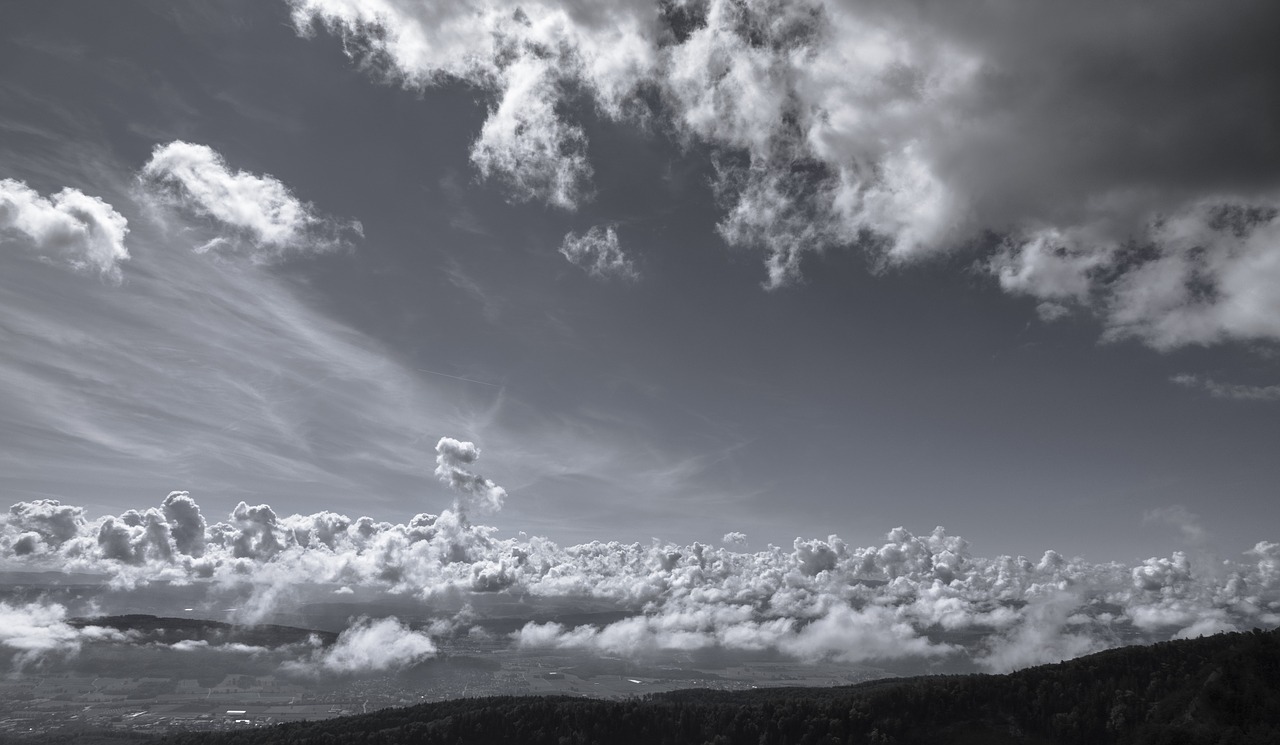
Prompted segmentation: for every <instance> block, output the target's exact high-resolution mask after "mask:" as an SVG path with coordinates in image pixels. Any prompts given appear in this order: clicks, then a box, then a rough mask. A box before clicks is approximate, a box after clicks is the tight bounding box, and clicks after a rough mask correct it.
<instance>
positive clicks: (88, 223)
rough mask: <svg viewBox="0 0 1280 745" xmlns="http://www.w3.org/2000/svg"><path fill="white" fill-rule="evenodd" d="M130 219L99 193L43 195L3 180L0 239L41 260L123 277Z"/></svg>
mask: <svg viewBox="0 0 1280 745" xmlns="http://www.w3.org/2000/svg"><path fill="white" fill-rule="evenodd" d="M128 234H129V221H128V220H126V219H125V218H124V216H123V215H121V214H120V213H119V212H116V210H115V208H114V207H112V206H111V205H109V204H107V203H106V202H104V201H103V200H101V199H99V198H98V197H91V196H88V195H87V194H85V193H84V192H82V191H80V190H79V189H70V188H68V189H63V190H61V191H59V192H57V193H56V194H52V195H50V196H48V197H42V196H40V194H39V193H37V192H36V191H35V190H34V189H32V188H31V187H29V186H27V185H26V184H24V183H22V182H21V181H15V180H13V179H3V180H0V243H11V244H14V245H16V246H18V247H19V248H22V249H24V250H26V251H28V252H30V253H33V254H35V255H36V256H37V257H38V258H39V259H40V260H42V261H47V262H49V263H51V264H56V265H61V266H66V267H69V268H71V269H73V270H76V271H81V272H89V273H96V274H99V275H101V276H102V277H105V278H107V279H110V280H114V281H119V280H120V278H121V275H120V266H119V265H120V263H121V262H123V261H126V260H127V259H128V258H129V250H128V249H127V248H126V247H125V245H124V239H125V236H126V235H128Z"/></svg>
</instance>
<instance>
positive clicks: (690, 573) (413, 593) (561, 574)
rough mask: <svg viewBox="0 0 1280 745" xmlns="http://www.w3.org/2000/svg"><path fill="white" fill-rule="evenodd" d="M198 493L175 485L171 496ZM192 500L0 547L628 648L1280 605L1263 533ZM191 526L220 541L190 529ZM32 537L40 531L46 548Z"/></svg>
mask: <svg viewBox="0 0 1280 745" xmlns="http://www.w3.org/2000/svg"><path fill="white" fill-rule="evenodd" d="M438 452H439V453H440V455H441V456H442V461H441V465H442V467H444V468H445V469H446V472H447V473H448V474H452V472H453V470H457V471H459V472H461V479H462V482H463V484H464V485H465V484H472V483H475V482H474V481H472V480H471V479H472V477H474V473H472V471H471V467H472V466H473V465H474V464H475V462H476V460H477V458H478V457H479V450H478V449H477V448H476V447H475V446H474V444H471V443H465V442H461V441H458V440H451V439H449V438H445V440H444V441H442V444H441V445H440V447H439V450H438ZM451 469H452V470H451ZM450 478H451V479H452V476H450ZM486 488H488V487H486ZM189 499H190V497H189V495H183V494H181V493H179V494H178V495H176V496H175V495H170V498H167V499H166V500H165V501H166V503H168V505H169V506H170V507H172V506H173V505H174V504H177V503H182V504H186V500H189ZM187 507H189V508H190V509H189V510H188V511H187V512H185V513H182V516H181V517H179V518H170V517H169V516H167V514H166V510H165V508H164V506H163V505H162V506H161V507H159V508H148V509H145V510H129V511H126V512H125V513H123V514H121V515H114V516H104V517H100V518H94V519H89V518H87V517H86V516H85V515H84V513H83V511H81V510H79V509H78V508H71V507H66V506H63V505H60V504H57V503H51V502H33V503H19V504H17V505H14V507H13V508H11V510H10V511H9V512H8V514H6V515H4V516H2V517H0V562H3V564H4V565H5V566H6V567H7V568H11V569H13V568H17V569H23V568H26V569H31V570H35V569H62V570H65V571H79V572H95V573H100V574H103V575H106V576H107V577H108V579H109V580H110V582H111V584H112V586H113V587H114V588H116V589H117V590H128V589H130V588H133V587H136V586H142V585H147V584H149V583H155V582H164V583H169V584H176V585H182V584H190V583H202V584H207V585H208V588H209V591H210V592H211V593H215V594H216V595H217V596H218V597H220V598H223V599H225V600H227V601H228V602H231V603H233V605H234V607H235V608H236V611H235V618H236V619H237V620H238V621H241V622H246V623H256V622H262V621H266V620H269V619H270V618H271V616H272V614H273V613H275V612H276V610H277V609H278V608H280V607H288V606H289V605H291V604H294V603H296V602H298V601H299V599H300V598H302V597H331V595H332V593H333V592H334V588H343V587H345V588H348V589H352V588H356V591H358V592H360V593H362V594H363V593H375V594H376V593H391V594H395V595H397V596H399V597H400V598H401V599H404V598H418V599H420V600H421V601H422V602H423V603H424V609H426V608H432V607H436V606H437V604H438V601H439V600H440V599H442V598H449V599H450V602H456V601H458V600H459V599H462V600H463V601H464V602H465V600H466V599H467V598H469V597H476V595H474V594H478V593H495V592H505V593H510V594H513V595H517V596H521V597H525V598H528V599H531V601H532V602H537V603H540V604H543V607H546V608H554V607H557V604H561V603H562V604H563V606H564V607H566V608H575V607H576V608H580V607H581V602H582V601H584V600H590V601H591V603H592V604H593V605H595V606H597V607H600V606H603V607H613V608H616V609H618V610H620V611H624V612H626V613H627V617H625V618H623V619H621V620H617V621H614V622H612V623H608V624H604V625H597V624H581V625H577V626H567V625H563V624H559V623H555V622H552V623H530V624H528V625H526V626H524V627H523V628H522V629H521V630H520V631H518V632H517V633H516V634H515V635H514V636H513V639H512V643H513V644H516V645H518V646H525V647H530V648H537V647H544V648H546V647H550V648H563V649H583V650H591V651H596V652H603V653H608V654H620V655H643V654H647V653H650V652H657V651H673V650H696V649H710V648H721V649H728V650H766V649H767V650H775V651H777V652H780V653H782V654H785V655H787V656H790V657H793V658H796V659H800V660H818V659H828V660H843V661H848V662H856V661H867V660H903V659H914V660H923V661H928V660H942V659H945V660H950V661H965V660H968V661H969V662H971V663H972V664H974V665H977V666H980V667H982V668H985V669H991V670H1008V669H1014V668H1017V667H1022V666H1025V665H1030V664H1037V663H1040V662H1045V661H1052V660H1057V659H1065V658H1067V657H1071V656H1075V655H1078V654H1083V653H1085V652H1088V651H1092V650H1095V649H1102V648H1106V647H1110V646H1115V645H1117V644H1121V643H1125V642H1126V641H1128V642H1132V641H1138V640H1148V641H1151V640H1159V639H1168V638H1172V637H1174V636H1194V635H1197V634H1201V633H1209V632H1210V631H1213V630H1217V629H1228V628H1250V627H1252V626H1259V625H1261V626H1274V625H1277V624H1280V543H1272V542H1266V541H1264V542H1260V543H1258V544H1257V545H1256V546H1255V547H1254V548H1253V549H1251V550H1250V551H1248V552H1246V553H1245V554H1244V555H1243V556H1241V557H1238V558H1237V559H1235V560H1232V561H1220V560H1216V559H1215V560H1207V559H1199V558H1196V557H1194V556H1192V555H1189V554H1185V553H1181V552H1174V553H1172V554H1171V555H1169V556H1164V557H1159V556H1158V557H1151V558H1148V559H1146V560H1144V561H1141V562H1136V563H1134V564H1131V565H1127V564H1122V563H1105V564H1094V563H1090V562H1087V561H1084V560H1082V559H1077V558H1067V557H1064V556H1062V555H1060V554H1058V553H1057V552H1055V551H1046V552H1044V554H1043V555H1042V556H1041V557H1038V558H1034V559H1029V558H1025V557H1010V556H998V557H995V558H985V557H982V556H977V555H974V554H973V553H972V552H971V550H970V547H969V545H968V543H967V542H966V541H964V539H962V538H960V537H959V536H954V535H951V534H949V533H947V531H945V530H944V529H942V528H937V529H934V530H932V531H930V532H927V533H923V534H914V533H912V532H910V531H907V530H905V529H902V528H896V529H894V530H892V531H890V532H889V533H888V534H886V536H885V539H884V541H883V542H880V543H878V544H874V545H869V546H861V547H858V546H852V545H849V544H848V543H846V542H845V541H843V540H842V539H840V538H839V537H838V536H828V537H826V538H823V539H799V538H798V539H796V540H795V541H793V542H792V544H791V545H790V546H788V547H779V546H768V547H767V548H766V549H764V550H762V551H757V552H747V551H745V550H742V549H741V547H739V546H736V545H731V544H732V543H733V542H732V541H728V542H727V543H728V544H730V545H726V546H724V547H715V546H709V545H706V544H702V543H694V544H692V545H688V546H677V545H672V544H666V543H661V542H654V543H650V544H640V543H631V544H623V543H617V542H591V543H586V544H581V545H577V546H560V545H557V544H556V543H553V542H551V541H549V540H547V539H545V538H539V537H524V536H523V534H521V536H520V537H518V538H502V537H499V535H498V531H497V529H495V528H492V527H487V526H482V525H476V524H473V523H472V522H471V521H470V520H468V519H466V517H465V516H464V515H463V514H461V513H459V512H457V511H456V510H453V509H449V510H444V511H442V512H441V513H440V514H438V515H437V514H429V513H423V514H419V515H415V516H413V517H411V518H409V519H408V520H406V521H405V522H403V523H389V522H378V521H375V520H372V519H371V518H368V517H359V518H351V517H347V516H344V515H338V514H334V513H330V512H320V513H316V514H312V515H287V516H279V515H277V514H276V513H275V511H274V510H272V509H271V508H270V507H269V506H266V505H258V506H249V505H246V504H244V503H241V504H238V505H237V506H236V507H235V508H234V510H233V511H232V513H231V515H230V516H229V517H228V519H227V520H225V521H221V522H217V523H214V524H212V525H210V526H208V527H207V528H206V529H205V530H204V531H203V532H197V531H195V530H193V529H190V530H189V528H190V527H191V526H192V525H196V524H198V521H195V520H193V519H192V517H191V516H192V515H198V514H200V510H199V508H198V507H196V506H195V505H194V503H193V502H192V503H191V504H189V505H187ZM170 512H172V510H171V511H170ZM175 514H176V513H175ZM182 526H185V527H182ZM184 531H185V533H186V535H189V536H191V539H190V540H193V541H194V540H200V542H201V543H202V546H201V547H200V548H196V547H194V545H193V544H191V543H185V544H183V545H182V546H180V544H179V540H178V538H177V536H178V535H179V534H182V533H184ZM197 536H199V538H197ZM733 537H734V534H732V533H731V534H729V535H728V536H727V538H733ZM183 540H184V541H186V540H188V539H185V538H184V539H183ZM30 543H35V544H36V545H37V547H38V550H28V548H29V546H28V544H30ZM223 607H225V606H223ZM483 607H484V604H483V603H479V602H477V603H476V608H480V609H481V610H480V611H475V610H470V609H465V608H464V610H463V612H461V613H459V614H458V615H457V617H455V618H453V619H452V620H447V621H441V622H440V623H438V624H435V625H433V626H431V627H430V628H428V629H426V630H422V631H414V630H411V629H407V628H405V627H404V626H403V625H402V624H399V623H398V622H395V621H393V620H384V621H361V622H360V623H357V624H355V626H353V628H352V629H351V630H349V632H348V634H347V635H346V636H345V637H344V640H340V642H339V643H338V644H337V645H336V646H334V647H332V648H330V649H328V650H325V649H321V648H319V647H316V648H309V649H306V650H304V652H305V654H304V656H303V658H302V661H301V662H300V663H299V667H298V668H297V670H298V671H300V672H308V671H309V672H314V673H321V672H326V671H327V672H336V671H355V670H360V669H366V670H374V669H391V668H393V667H395V666H398V665H400V664H412V661H414V660H419V659H423V658H424V657H425V656H427V655H430V654H431V653H432V650H433V649H434V647H433V646H431V640H430V638H429V637H430V635H432V634H437V635H439V634H456V633H464V632H465V631H466V627H468V626H469V625H471V624H473V623H475V622H476V620H477V619H479V618H481V617H482V615H483V610H482V609H483ZM31 625H35V624H34V622H32V624H28V626H31ZM47 625H49V626H50V628H52V629H54V630H55V631H56V630H57V629H58V628H60V627H57V626H56V624H53V622H52V621H51V622H50V624H47ZM24 628H25V627H24ZM60 633H61V632H60ZM948 634H958V635H959V636H957V637H948V636H947V635H948ZM29 636H31V635H30V634H26V632H24V634H23V635H22V638H27V637H29ZM64 637H65V638H64ZM31 638H36V637H31ZM77 638H78V637H75V636H74V635H71V634H70V632H66V633H62V635H61V636H59V635H58V634H54V636H53V638H52V641H49V642H48V643H47V644H46V643H45V642H40V644H39V645H37V643H36V642H34V641H33V642H22V644H24V645H28V646H32V647H33V648H34V647H35V646H39V648H40V649H42V650H43V649H46V648H48V649H62V648H65V649H68V650H70V649H74V648H75V640H76V639H77ZM955 639H967V640H976V641H967V642H965V643H963V644H961V643H958V642H956V641H954V640H955ZM59 640H62V641H59ZM50 645H52V646H50ZM10 646H13V647H14V648H15V649H17V648H18V647H17V646H15V645H10ZM24 648H25V647H24ZM32 659H35V657H32Z"/></svg>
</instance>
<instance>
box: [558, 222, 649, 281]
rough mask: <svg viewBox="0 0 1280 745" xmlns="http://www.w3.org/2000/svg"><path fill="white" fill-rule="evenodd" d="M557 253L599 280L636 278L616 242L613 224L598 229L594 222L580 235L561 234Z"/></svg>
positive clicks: (631, 265) (637, 275)
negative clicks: (561, 238) (561, 237)
mask: <svg viewBox="0 0 1280 745" xmlns="http://www.w3.org/2000/svg"><path fill="white" fill-rule="evenodd" d="M560 255H561V256H564V257H565V258H566V259H568V260H569V262H570V263H571V264H574V265H575V266H578V267H580V268H581V269H582V270H583V271H585V272H586V273H587V274H590V275H591V276H593V277H597V278H599V279H611V278H616V279H623V280H637V279H639V278H640V271H639V270H638V269H636V266H635V263H634V262H633V261H632V260H631V257H630V256H628V255H627V254H626V253H625V252H624V251H623V250H622V247H621V246H620V245H618V233H617V231H615V230H614V229H613V227H606V228H604V229H601V228H600V226H599V225H596V226H593V227H592V228H591V229H590V230H588V231H587V232H586V233H583V234H582V235H580V236H579V235H576V234H574V233H567V234H565V237H564V242H563V243H561V244H560Z"/></svg>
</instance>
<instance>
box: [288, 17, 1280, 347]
mask: <svg viewBox="0 0 1280 745" xmlns="http://www.w3.org/2000/svg"><path fill="white" fill-rule="evenodd" d="M290 4H291V5H292V7H293V10H294V20H295V23H296V25H297V27H298V28H299V30H300V31H301V32H302V33H304V34H309V33H312V32H314V30H315V28H316V27H317V26H319V27H323V28H325V29H327V30H329V31H330V32H333V33H335V34H337V35H339V36H341V37H342V39H343V40H344V42H345V43H346V48H347V50H348V52H349V53H350V54H351V55H352V56H353V57H354V58H355V59H357V60H358V61H359V62H360V64H362V65H363V66H365V67H366V68H368V69H370V70H372V71H374V72H375V73H376V74H378V75H380V76H383V77H386V78H389V79H393V80H398V81H400V82H401V83H403V84H405V85H408V86H412V87H426V86H432V85H437V84H441V83H444V82H449V81H462V82H465V83H468V84H470V85H473V86H475V87H477V88H479V89H481V90H483V91H485V92H487V93H488V94H490V95H491V96H492V101H493V103H492V105H491V106H490V109H489V114H488V118H487V119H486V121H485V122H484V124H483V125H482V127H481V132H480V134H479V137H478V138H477V140H476V142H475V145H474V147H473V150H472V159H473V161H474V162H475V164H476V165H477V168H478V169H479V170H480V172H481V174H482V175H484V176H486V177H495V178H499V179H502V180H504V181H506V182H507V183H508V184H509V185H510V186H511V188H512V192H513V195H514V196H515V197H516V198H518V199H531V198H536V199H541V200H544V201H546V202H548V203H550V204H554V205H557V206H560V207H565V208H573V207H575V206H576V205H578V204H579V203H581V202H582V201H583V200H584V199H586V198H588V197H589V195H590V186H589V180H590V177H591V173H592V166H591V164H590V162H588V160H587V159H586V157H587V155H588V153H589V147H588V143H587V142H586V138H585V135H584V130H583V129H582V126H581V125H580V124H579V123H578V121H577V119H578V118H579V116H580V115H581V114H582V113H583V112H584V110H585V108H586V107H585V104H588V103H589V104H591V105H592V106H591V107H592V108H593V109H594V113H595V114H597V115H599V116H602V117H604V118H606V119H612V120H615V121H625V122H629V123H634V124H638V125H640V126H644V127H650V128H652V129H654V130H655V131H665V132H669V133H671V134H674V136H675V137H676V138H677V139H678V140H680V141H682V142H684V143H686V144H688V145H690V146H696V147H700V148H703V149H705V150H707V151H709V152H710V153H711V155H712V157H713V159H714V161H715V163H716V166H717V176H716V183H715V188H716V192H717V194H718V195H719V197H720V200H721V203H722V205H723V208H724V215H723V217H722V219H721V220H720V222H719V224H718V230H719V232H720V235H721V236H722V237H723V238H724V239H725V241H726V242H728V243H730V244H732V245H736V246H742V247H744V248H750V249H754V250H757V251H760V252H762V253H763V254H764V256H765V263H766V271H767V279H766V281H765V284H766V286H769V287H780V286H783V285H786V284H789V283H792V282H795V281H796V280H798V279H799V278H800V277H801V276H802V273H803V269H802V263H803V259H804V257H805V256H809V255H814V254H818V253H821V252H823V251H827V250H831V249H834V248H840V247H856V248H858V249H859V250H862V251H865V252H867V253H868V254H869V255H870V256H871V257H872V259H873V262H874V265H875V266H881V267H883V266H888V265H905V264H911V263H915V262H919V261H924V260H928V259H929V258H931V257H934V256H938V255H941V254H945V253H954V252H957V251H983V250H984V249H983V247H984V246H987V245H990V244H991V242H992V239H993V238H994V239H995V242H996V243H997V244H998V246H997V247H996V248H995V250H994V251H993V252H992V251H988V252H986V253H985V254H984V255H983V256H982V258H981V260H980V262H979V263H980V264H981V265H983V266H986V267H987V268H988V270H989V271H990V272H991V274H992V275H993V276H994V277H995V279H996V281H998V282H999V284H1000V285H1001V286H1002V287H1003V288H1005V289H1006V290H1007V291H1008V292H1010V293H1014V294H1022V295H1028V296H1031V297H1034V298H1036V299H1038V300H1039V301H1041V305H1040V307H1041V308H1043V309H1046V310H1043V311H1042V313H1041V315H1042V316H1044V317H1046V318H1049V319H1052V318H1057V317H1060V316H1061V315H1062V314H1063V313H1062V311H1063V310H1066V309H1070V308H1073V307H1074V308H1079V309H1084V310H1087V311H1088V312H1090V313H1093V314H1095V315H1096V316H1097V317H1098V318H1100V319H1101V320H1102V322H1103V324H1104V325H1105V328H1106V332H1105V333H1106V336H1107V338H1135V339H1139V340H1141V341H1143V342H1144V343H1147V344H1149V345H1151V346H1154V347H1157V348H1171V347H1177V346H1183V345H1188V344H1212V343H1220V342H1225V341H1234V340H1248V339H1266V340H1276V339H1280V321H1278V320H1277V319H1280V312H1278V309H1280V290H1277V289H1276V288H1277V287H1280V281H1277V277H1278V276H1280V275H1278V274H1277V272H1280V252H1278V251H1277V250H1276V248H1275V247H1276V246H1277V245H1280V241H1278V239H1280V218H1278V217H1277V215H1280V192H1277V191H1276V188H1277V187H1278V186H1280V184H1278V183H1277V182H1278V180H1280V155H1277V153H1280V149H1278V148H1277V147H1276V145H1277V135H1276V134H1275V133H1276V132H1277V131H1278V130H1277V126H1276V125H1277V123H1278V121H1277V117H1278V116H1280V114H1277V112H1280V107H1277V106H1276V104H1277V102H1280V93H1277V91H1280V86H1278V85H1276V82H1277V81H1276V78H1275V72H1274V71H1275V70H1277V69H1280V52H1277V51H1276V48H1275V45H1274V44H1273V43H1272V40H1271V39H1270V38H1269V37H1268V36H1267V35H1266V34H1265V33H1263V32H1262V31H1261V29H1265V28H1270V27H1273V26H1274V25H1275V23H1276V22H1277V21H1278V20H1280V10H1277V9H1276V7H1275V6H1274V5H1273V4H1270V3H1267V2H1262V1H1261V0H1231V2H1230V3H1229V9H1226V10H1224V9H1221V8H1210V7H1208V6H1204V5H1199V4H1182V5H1179V6H1177V7H1175V8H1165V9H1163V10H1162V12H1161V14H1160V22H1159V23H1152V22H1151V16H1150V13H1149V12H1148V11H1147V10H1146V9H1144V8H1142V7H1141V6H1138V5H1134V4H1123V3H1122V4H1114V3H1104V2H1101V1H1100V0H1089V1H1088V2H1083V3H1075V4H1072V5H1071V6H1070V7H1064V6H1061V5H1058V4H1054V3H1051V2H1048V1H1047V0H1037V1H1035V2H1030V3H1014V2H1007V1H1005V0H1001V1H1000V2H995V3H991V2H983V1H981V0H961V1H959V2H952V3H928V2H923V1H921V0H911V1H908V2H887V1H883V0H875V1H873V2H866V3H846V2H838V1H837V0H680V1H678V2H670V3H651V2H645V1H643V0H613V1H612V2H605V3H594V4H590V5H585V4H580V3H576V2H571V1H570V0H565V1H564V2H555V1H553V0H540V1H538V2H532V3H530V2H517V1H516V0H507V1H501V2H493V3H483V4H481V3H469V2H463V3H451V4H447V5H444V6H440V5H430V4H422V3H416V2H409V0H291V1H290ZM1190 45H1195V46H1196V48H1198V49H1201V50H1202V51H1203V52H1204V53H1203V54H1201V55H1194V56H1188V55H1186V54H1185V53H1184V51H1183V50H1185V49H1186V48H1188V46H1190ZM1206 60H1209V61H1206ZM654 125H657V126H654ZM1045 303H1048V305H1046V304H1045Z"/></svg>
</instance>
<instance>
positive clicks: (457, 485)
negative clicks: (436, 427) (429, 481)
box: [436, 437, 507, 514]
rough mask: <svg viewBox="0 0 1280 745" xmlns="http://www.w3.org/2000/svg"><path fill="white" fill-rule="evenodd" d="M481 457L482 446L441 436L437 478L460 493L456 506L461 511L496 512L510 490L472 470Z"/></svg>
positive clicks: (500, 507) (437, 454)
mask: <svg viewBox="0 0 1280 745" xmlns="http://www.w3.org/2000/svg"><path fill="white" fill-rule="evenodd" d="M479 458H480V448H478V447H476V446H475V443H472V442H460V441H458V440H455V439H453V438H452V437H441V438H440V441H439V442H437V443H436V478H438V479H440V480H441V481H442V482H444V483H445V484H448V485H449V487H450V488H451V489H453V490H454V491H456V492H458V494H459V495H460V499H459V501H458V502H457V503H456V506H457V508H458V510H459V512H460V513H463V514H465V512H466V511H478V512H482V513H493V512H497V511H498V510H500V509H502V501H503V500H504V499H506V498H507V490H506V489H503V488H502V487H501V486H498V485H497V484H495V483H493V482H492V481H490V480H489V479H486V478H485V477H483V476H481V475H480V474H478V473H475V472H474V471H472V470H471V468H470V467H471V465H472V464H473V463H475V462H476V461H477V460H478V459H479Z"/></svg>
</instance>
